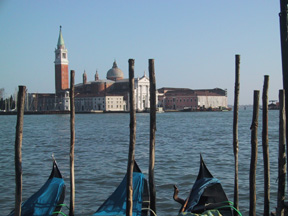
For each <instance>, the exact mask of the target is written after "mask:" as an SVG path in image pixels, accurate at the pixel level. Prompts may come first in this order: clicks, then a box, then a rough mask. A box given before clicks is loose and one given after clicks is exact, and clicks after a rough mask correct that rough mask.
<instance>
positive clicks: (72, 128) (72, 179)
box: [69, 70, 75, 216]
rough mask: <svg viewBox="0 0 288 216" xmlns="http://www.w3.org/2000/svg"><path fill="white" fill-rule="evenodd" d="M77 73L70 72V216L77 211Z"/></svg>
mask: <svg viewBox="0 0 288 216" xmlns="http://www.w3.org/2000/svg"><path fill="white" fill-rule="evenodd" d="M74 77H75V71H74V70H71V71H70V133H71V136H70V209H69V215H70V216H74V211H75V176H74V146H75V103H74Z"/></svg>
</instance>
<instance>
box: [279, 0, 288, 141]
mask: <svg viewBox="0 0 288 216" xmlns="http://www.w3.org/2000/svg"><path fill="white" fill-rule="evenodd" d="M287 4H288V0H280V13H279V18H280V38H281V53H282V55H281V56H282V76H283V88H284V90H285V102H284V103H285V108H287V107H288V95H287V94H288V40H287V38H288V27H287V24H288V22H287ZM285 113H286V114H285V115H286V119H288V112H287V111H286V112H285ZM287 124H288V121H286V126H285V128H286V132H285V133H286V140H288V137H287V136H288V131H287V130H288V125H287Z"/></svg>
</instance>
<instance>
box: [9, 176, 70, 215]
mask: <svg viewBox="0 0 288 216" xmlns="http://www.w3.org/2000/svg"><path fill="white" fill-rule="evenodd" d="M64 187H65V183H64V180H63V179H62V178H56V177H54V178H51V179H48V180H47V181H46V183H45V184H44V185H43V186H42V187H41V188H40V190H39V191H37V192H36V193H35V194H33V195H32V196H31V197H30V198H29V199H28V200H26V201H25V202H24V203H23V204H22V207H21V216H32V215H33V216H40V215H41V216H48V215H52V213H53V211H54V209H55V208H56V206H57V204H58V202H59V199H60V197H61V194H62V191H63V190H64ZM9 216H14V210H13V211H12V212H11V213H10V214H9Z"/></svg>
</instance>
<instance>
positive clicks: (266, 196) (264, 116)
mask: <svg viewBox="0 0 288 216" xmlns="http://www.w3.org/2000/svg"><path fill="white" fill-rule="evenodd" d="M268 88H269V76H268V75H266V76H264V86H263V94H262V150H263V161H264V216H269V215H270V160H269V143H268Z"/></svg>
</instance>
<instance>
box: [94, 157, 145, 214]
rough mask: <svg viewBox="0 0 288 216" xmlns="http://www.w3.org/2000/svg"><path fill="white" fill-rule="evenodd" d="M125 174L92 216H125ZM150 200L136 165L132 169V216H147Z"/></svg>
mask: <svg viewBox="0 0 288 216" xmlns="http://www.w3.org/2000/svg"><path fill="white" fill-rule="evenodd" d="M126 189H127V174H126V175H125V177H124V178H123V180H122V182H121V183H120V185H119V186H118V187H117V188H116V190H115V191H114V192H113V193H112V194H111V196H110V197H109V198H108V199H107V200H106V201H105V202H104V203H103V204H102V205H101V206H100V207H99V208H98V210H97V211H96V212H95V213H94V214H93V216H100V215H105V216H108V215H109V216H113V215H115V216H116V215H117V216H126V200H127V195H126V194H127V192H126ZM149 206H150V198H149V189H148V182H147V179H146V178H145V177H144V174H143V173H142V172H141V170H140V168H139V166H138V165H137V163H136V162H135V163H134V169H133V210H132V211H133V213H132V215H133V216H147V215H148V212H149Z"/></svg>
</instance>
